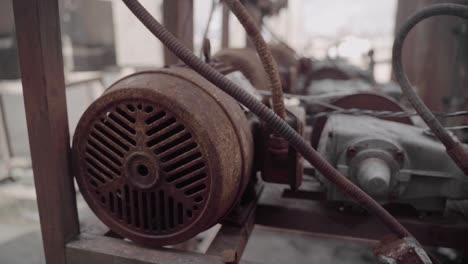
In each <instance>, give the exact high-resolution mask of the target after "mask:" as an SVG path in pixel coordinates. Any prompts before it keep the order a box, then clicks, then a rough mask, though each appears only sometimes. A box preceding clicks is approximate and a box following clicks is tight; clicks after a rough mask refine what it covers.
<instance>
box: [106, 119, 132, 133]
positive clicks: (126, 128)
mask: <svg viewBox="0 0 468 264" xmlns="http://www.w3.org/2000/svg"><path fill="white" fill-rule="evenodd" d="M109 118H110V119H112V120H114V122H115V123H117V124H118V125H119V126H121V127H122V128H123V129H125V130H127V131H128V132H129V133H130V134H134V135H135V134H136V131H135V129H133V128H132V127H130V126H129V125H127V124H126V123H125V122H123V121H122V120H120V119H119V118H118V117H117V116H115V115H114V114H110V115H109Z"/></svg>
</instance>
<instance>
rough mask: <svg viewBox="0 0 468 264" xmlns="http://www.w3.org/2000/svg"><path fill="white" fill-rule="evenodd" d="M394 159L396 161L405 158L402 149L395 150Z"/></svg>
mask: <svg viewBox="0 0 468 264" xmlns="http://www.w3.org/2000/svg"><path fill="white" fill-rule="evenodd" d="M395 159H396V160H397V161H403V160H404V159H405V153H404V152H403V151H402V150H397V152H396V153H395Z"/></svg>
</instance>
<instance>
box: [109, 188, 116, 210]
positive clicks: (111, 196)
mask: <svg viewBox="0 0 468 264" xmlns="http://www.w3.org/2000/svg"><path fill="white" fill-rule="evenodd" d="M109 208H110V210H111V212H112V213H114V212H115V209H114V194H113V193H111V192H110V193H109Z"/></svg>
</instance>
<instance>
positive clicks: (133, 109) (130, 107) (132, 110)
mask: <svg viewBox="0 0 468 264" xmlns="http://www.w3.org/2000/svg"><path fill="white" fill-rule="evenodd" d="M127 109H128V110H130V112H135V110H136V109H135V107H134V106H133V105H130V104H129V105H127Z"/></svg>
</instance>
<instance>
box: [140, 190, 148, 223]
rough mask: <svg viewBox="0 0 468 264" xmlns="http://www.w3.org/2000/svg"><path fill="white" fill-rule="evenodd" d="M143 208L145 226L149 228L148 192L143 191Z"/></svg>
mask: <svg viewBox="0 0 468 264" xmlns="http://www.w3.org/2000/svg"><path fill="white" fill-rule="evenodd" d="M141 203H142V204H141V210H142V211H143V228H144V229H148V210H147V208H148V200H147V198H146V193H144V192H143V193H141Z"/></svg>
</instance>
